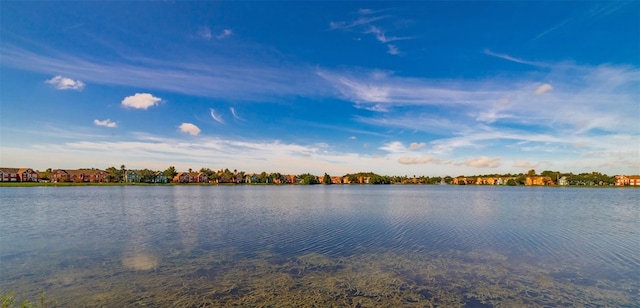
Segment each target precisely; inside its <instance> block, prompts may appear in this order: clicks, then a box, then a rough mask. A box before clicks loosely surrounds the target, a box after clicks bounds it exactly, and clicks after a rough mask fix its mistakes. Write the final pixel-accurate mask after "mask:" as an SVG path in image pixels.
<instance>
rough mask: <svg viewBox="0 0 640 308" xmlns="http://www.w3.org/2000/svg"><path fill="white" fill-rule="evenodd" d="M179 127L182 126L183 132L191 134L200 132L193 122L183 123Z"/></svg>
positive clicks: (195, 134) (194, 134)
mask: <svg viewBox="0 0 640 308" xmlns="http://www.w3.org/2000/svg"><path fill="white" fill-rule="evenodd" d="M178 128H180V131H181V132H183V133H187V134H189V135H191V136H197V135H198V134H200V129H199V128H198V127H197V126H195V125H193V124H191V123H182V124H180V126H179V127H178Z"/></svg>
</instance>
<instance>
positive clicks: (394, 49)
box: [387, 44, 400, 56]
mask: <svg viewBox="0 0 640 308" xmlns="http://www.w3.org/2000/svg"><path fill="white" fill-rule="evenodd" d="M387 47H388V48H389V50H387V53H388V54H390V55H394V56H395V55H399V54H400V50H398V47H396V45H392V44H389V45H387Z"/></svg>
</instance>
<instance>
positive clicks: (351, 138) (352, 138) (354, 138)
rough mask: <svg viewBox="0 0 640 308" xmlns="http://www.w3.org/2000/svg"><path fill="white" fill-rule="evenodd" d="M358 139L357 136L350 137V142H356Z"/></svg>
mask: <svg viewBox="0 0 640 308" xmlns="http://www.w3.org/2000/svg"><path fill="white" fill-rule="evenodd" d="M356 139H358V138H356V136H351V137H349V140H356Z"/></svg>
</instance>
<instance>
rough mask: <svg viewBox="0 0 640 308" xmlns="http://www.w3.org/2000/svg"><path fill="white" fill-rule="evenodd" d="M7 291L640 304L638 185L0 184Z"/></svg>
mask: <svg viewBox="0 0 640 308" xmlns="http://www.w3.org/2000/svg"><path fill="white" fill-rule="evenodd" d="M0 201H1V205H0V213H1V214H0V215H1V216H0V235H1V238H0V291H2V292H9V291H11V292H14V293H15V295H16V297H17V298H18V299H19V300H22V299H29V300H31V301H38V296H39V294H41V293H42V292H45V300H48V301H51V302H53V301H55V302H57V303H59V304H60V305H61V306H64V307H105V306H106V307H138V306H147V307H202V306H207V307H208V306H250V307H253V306H276V307H301V306H308V307H311V306H315V307H325V306H338V307H344V306H347V307H399V306H402V307H432V306H440V307H443V306H444V307H493V306H506V307H514V306H532V307H536V306H571V307H574V306H592V307H595V306H616V307H637V305H638V303H639V302H640V189H624V188H560V187H487V186H421V185H420V186H411V185H386V186H368V185H363V186H358V185H353V186H347V185H344V186H342V185H334V186H105V187H95V186H91V187H15V188H13V187H0Z"/></svg>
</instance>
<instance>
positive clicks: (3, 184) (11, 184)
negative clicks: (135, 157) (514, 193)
mask: <svg viewBox="0 0 640 308" xmlns="http://www.w3.org/2000/svg"><path fill="white" fill-rule="evenodd" d="M389 185H400V186H456V187H464V186H471V187H494V186H495V187H557V188H565V187H567V188H569V187H570V188H576V187H577V188H580V187H583V188H585V187H590V188H640V186H616V185H546V186H545V185H516V186H508V185H477V184H468V185H455V184H447V185H440V184H424V183H391V184H358V183H353V184H329V185H324V184H313V185H305V184H273V183H93V182H83V183H75V182H57V183H51V182H49V183H47V182H0V187H82V186H92V187H106V186H389Z"/></svg>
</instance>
